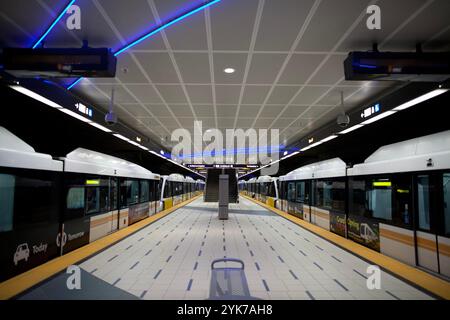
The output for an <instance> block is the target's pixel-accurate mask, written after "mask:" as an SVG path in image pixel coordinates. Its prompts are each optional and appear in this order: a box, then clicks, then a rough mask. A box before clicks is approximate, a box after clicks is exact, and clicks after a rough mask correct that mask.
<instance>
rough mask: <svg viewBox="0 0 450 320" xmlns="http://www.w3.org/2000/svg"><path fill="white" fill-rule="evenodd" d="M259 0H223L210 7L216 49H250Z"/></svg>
mask: <svg viewBox="0 0 450 320" xmlns="http://www.w3.org/2000/svg"><path fill="white" fill-rule="evenodd" d="M257 7H258V0H246V1H242V0H227V1H221V2H220V3H218V4H217V5H216V8H211V9H210V15H211V33H212V36H213V40H212V41H213V48H214V50H248V49H249V47H250V38H251V36H252V32H253V24H254V21H255V16H256V10H257Z"/></svg>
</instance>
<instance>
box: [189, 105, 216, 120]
mask: <svg viewBox="0 0 450 320" xmlns="http://www.w3.org/2000/svg"><path fill="white" fill-rule="evenodd" d="M194 110H195V114H196V115H197V117H214V107H213V106H212V105H209V106H208V105H204V106H203V105H202V106H198V105H194Z"/></svg>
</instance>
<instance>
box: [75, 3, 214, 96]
mask: <svg viewBox="0 0 450 320" xmlns="http://www.w3.org/2000/svg"><path fill="white" fill-rule="evenodd" d="M220 1H222V0H213V1H210V2H208V3H206V4H204V5H202V6H200V7H198V8H196V9H193V10H191V11H189V12H187V13H185V14H182V15H181V16H179V17H178V18H175V19H173V20H171V21H169V22H167V23H165V24H163V25H162V26H160V27H158V28H156V29H154V30H152V31H150V32H149V33H147V34H145V35H144V36H142V37H140V38H139V39H137V40H135V41H133V42H132V43H130V44H128V45H126V46H125V47H123V48H122V49H120V50H119V51H117V52H116V53H114V56H115V57H117V56H118V55H119V54H121V53H123V52H125V51H126V50H128V49H130V48H131V47H134V46H135V45H137V44H138V43H141V42H142V41H144V40H145V39H147V38H149V37H151V36H152V35H154V34H155V33H158V32H160V31H162V30H164V29H166V28H167V27H170V26H171V25H173V24H175V23H177V22H178V21H181V20H183V19H185V18H187V17H189V16H191V15H193V14H194V13H196V12H199V11H201V10H203V9H205V8H207V7H209V6H212V5H213V4H216V3H217V2H220ZM81 79H82V78H79V79H78V80H76V81H75V82H74V83H72V84H71V85H70V86H69V87H68V88H67V90H70V89H72V88H73V87H74V86H75V85H76V84H77V83H78V82H80V80H81Z"/></svg>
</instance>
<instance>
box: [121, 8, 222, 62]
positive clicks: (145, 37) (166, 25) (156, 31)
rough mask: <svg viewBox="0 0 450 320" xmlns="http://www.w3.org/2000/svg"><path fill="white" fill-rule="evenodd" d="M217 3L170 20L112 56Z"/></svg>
mask: <svg viewBox="0 0 450 320" xmlns="http://www.w3.org/2000/svg"><path fill="white" fill-rule="evenodd" d="M219 1H221V0H214V1H211V2H208V3H207V4H204V5H202V6H200V7H198V8H196V9H194V10H192V11H189V12H188V13H185V14H183V15H181V16H179V17H178V18H175V19H173V20H171V21H170V22H168V23H166V24H163V25H162V26H160V27H158V28H156V29H154V30H152V31H150V32H149V33H147V34H146V35H144V36H142V37H140V38H139V39H137V40H136V41H133V42H132V43H130V44H129V45H127V46H125V47H124V48H122V49H120V50H119V51H117V52H116V53H114V56H116V57H117V56H118V55H119V54H121V53H123V52H124V51H126V50H128V49H130V48H131V47H134V46H135V45H137V44H138V43H140V42H142V41H144V40H145V39H147V38H149V37H151V36H152V35H154V34H155V33H158V32H160V31H162V30H164V29H166V28H167V27H170V26H171V25H173V24H175V23H177V22H178V21H181V20H183V19H185V18H187V17H189V16H191V15H193V14H194V13H196V12H199V11H201V10H203V9H205V8H207V7H209V6H212V5H213V4H216V3H217V2H219Z"/></svg>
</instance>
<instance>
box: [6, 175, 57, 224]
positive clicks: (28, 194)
mask: <svg viewBox="0 0 450 320" xmlns="http://www.w3.org/2000/svg"><path fill="white" fill-rule="evenodd" d="M52 175H54V173H48V172H40V171H39V172H38V171H35V170H29V171H28V170H27V171H26V172H24V173H20V174H16V175H15V191H14V218H13V220H14V221H13V225H14V229H16V228H21V227H27V226H30V225H32V224H49V223H53V222H54V221H53V220H52V219H55V220H56V201H57V200H56V185H55V180H54V179H55V178H54V177H52ZM2 205H3V204H2Z"/></svg>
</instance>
